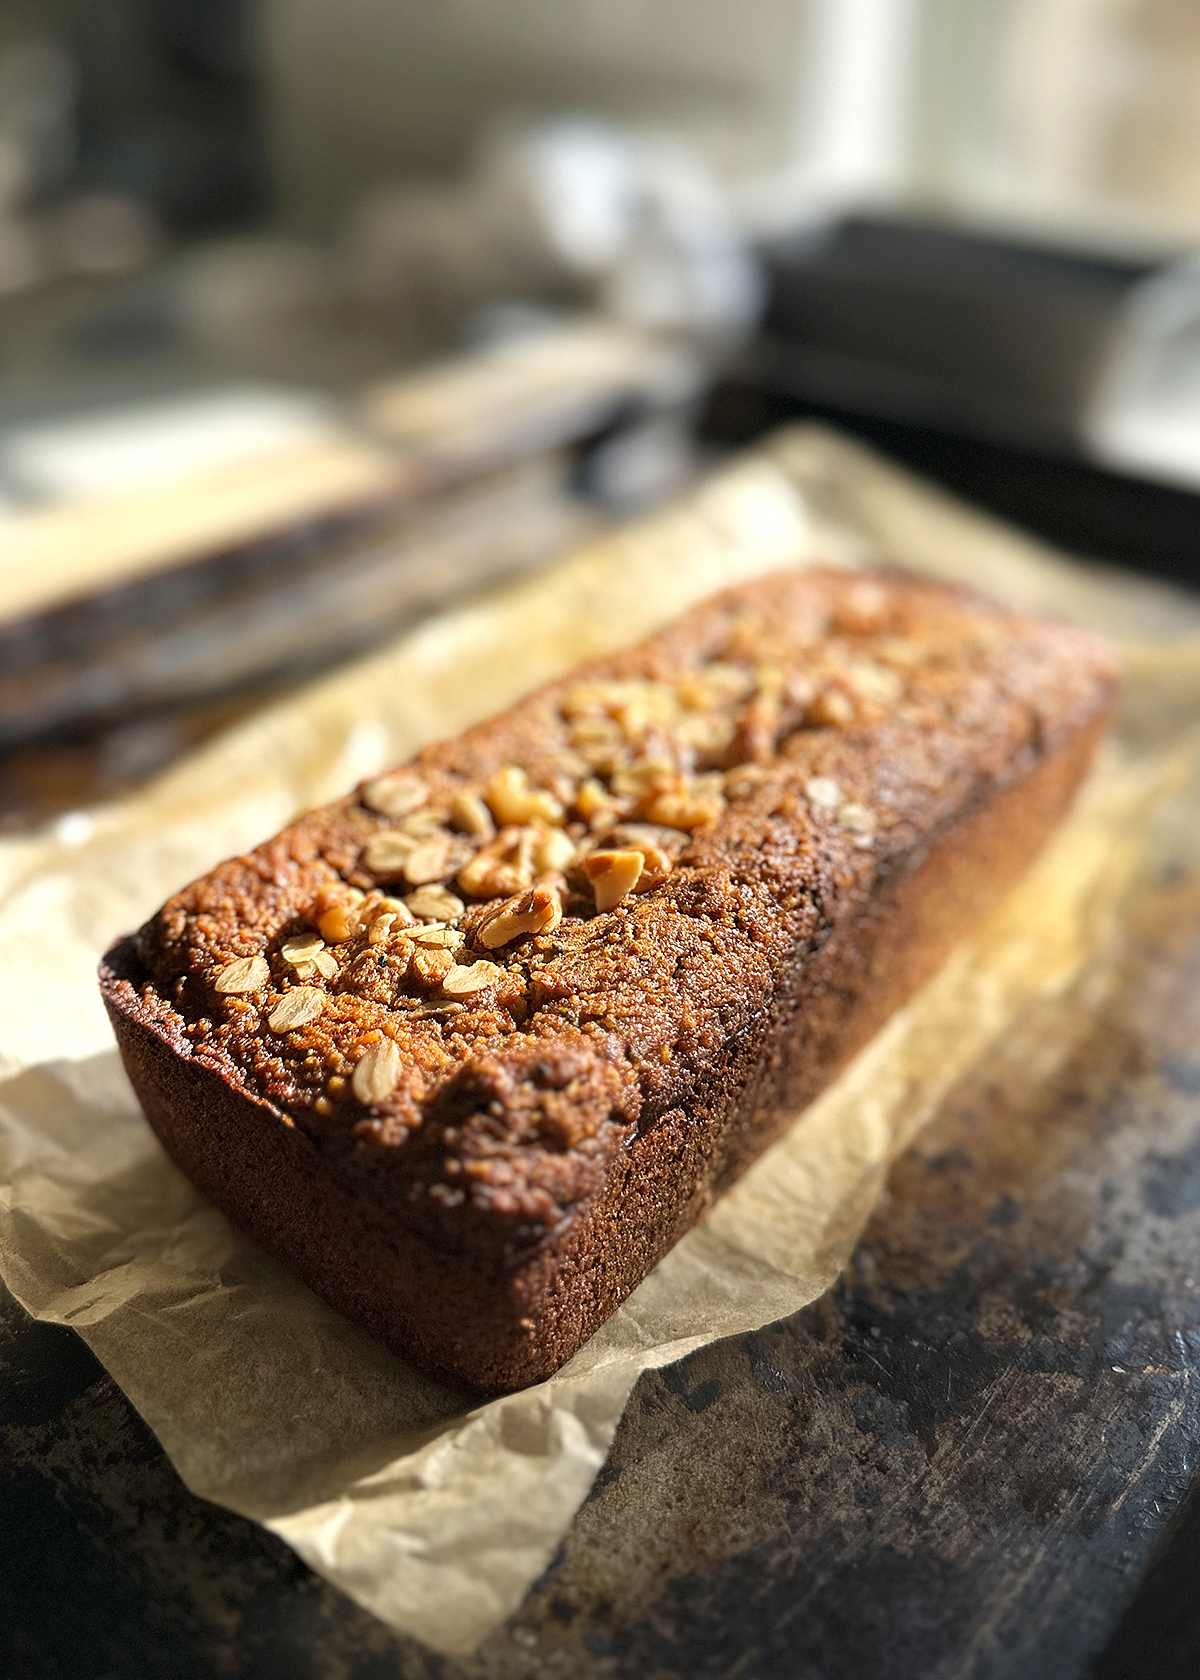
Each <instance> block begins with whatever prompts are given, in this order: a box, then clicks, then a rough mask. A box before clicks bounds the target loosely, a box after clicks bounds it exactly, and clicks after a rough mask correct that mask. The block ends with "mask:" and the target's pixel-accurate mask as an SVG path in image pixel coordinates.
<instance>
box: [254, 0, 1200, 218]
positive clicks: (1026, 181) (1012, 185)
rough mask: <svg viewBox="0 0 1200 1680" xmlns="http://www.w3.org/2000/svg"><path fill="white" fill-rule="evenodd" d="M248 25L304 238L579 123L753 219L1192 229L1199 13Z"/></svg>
mask: <svg viewBox="0 0 1200 1680" xmlns="http://www.w3.org/2000/svg"><path fill="white" fill-rule="evenodd" d="M263 28H264V32H265V48H266V51H265V59H266V63H267V67H268V85H269V98H270V102H271V112H272V127H273V136H274V146H275V153H276V162H277V179H278V180H279V182H280V183H281V185H282V187H283V189H284V194H285V211H286V213H287V214H288V215H289V216H290V217H291V219H292V220H293V221H294V222H296V223H298V224H299V225H302V226H303V225H307V226H309V227H314V228H315V227H320V226H322V225H323V224H326V225H327V224H328V222H329V221H330V219H331V218H334V217H336V216H337V215H338V214H339V213H340V212H341V211H342V210H343V209H344V208H345V207H346V206H347V204H348V203H350V202H351V201H352V200H353V199H354V198H355V197H356V196H358V194H359V192H360V190H363V189H368V188H370V187H371V186H373V185H375V184H377V183H379V182H381V181H385V180H394V179H403V178H409V179H411V178H413V177H417V176H430V175H435V176H436V175H450V174H453V173H454V172H456V170H457V169H458V168H459V167H460V166H461V165H462V163H463V161H464V160H465V158H466V156H467V155H468V153H469V152H470V150H471V148H472V146H473V144H474V143H475V141H476V140H477V139H478V137H479V136H480V134H481V132H483V131H484V130H486V129H487V127H488V126H489V124H490V123H492V122H494V121H495V119H496V118H497V117H499V116H502V115H511V114H517V115H520V114H545V113H547V112H554V113H561V112H563V111H568V110H576V111H585V112H592V113H595V114H597V115H600V116H605V117H610V118H616V119H618V120H622V119H624V120H629V121H632V122H634V123H636V124H638V125H642V126H646V125H649V126H655V127H660V128H664V129H668V130H670V131H672V132H674V133H675V134H677V135H679V136H681V137H682V138H684V139H687V140H690V141H692V142H694V143H695V144H696V145H697V147H698V148H699V150H700V152H701V154H702V156H703V157H704V159H705V160H706V161H707V162H708V164H709V165H710V166H711V167H713V168H714V169H715V171H716V172H717V174H718V176H719V178H720V179H721V180H722V181H723V182H725V184H726V185H727V186H730V187H731V188H732V189H733V191H734V197H735V202H736V203H737V204H738V205H739V207H740V208H741V209H742V210H743V212H744V214H745V215H746V216H747V218H748V219H749V221H750V222H751V223H753V224H757V225H759V226H764V227H769V226H770V225H771V224H772V223H773V222H774V223H783V222H786V221H787V220H788V218H789V217H793V216H794V215H795V214H796V213H797V211H798V210H799V209H802V208H803V207H805V206H810V207H818V208H819V207H820V206H821V204H822V203H828V202H830V201H833V202H837V201H838V200H852V201H853V200H859V201H861V200H863V199H867V200H875V201H878V200H879V199H881V198H885V199H886V198H889V197H900V198H904V197H909V198H914V199H917V200H920V201H924V202H925V203H927V204H933V205H940V206H948V207H951V208H954V209H958V210H965V211H967V212H974V213H982V214H984V215H986V216H996V215H1001V216H1004V215H1013V216H1016V217H1018V218H1023V219H1025V220H1027V221H1035V222H1036V221H1039V220H1040V221H1043V222H1047V221H1048V222H1051V223H1056V224H1058V225H1060V226H1065V225H1073V226H1075V227H1084V226H1087V225H1089V224H1090V225H1092V226H1095V227H1098V228H1101V229H1106V228H1107V229H1112V228H1114V227H1120V226H1127V227H1133V228H1137V227H1143V228H1145V229H1146V230H1148V231H1154V230H1158V231H1167V232H1174V233H1176V234H1182V235H1183V236H1184V237H1187V238H1194V237H1200V0H264V23H263Z"/></svg>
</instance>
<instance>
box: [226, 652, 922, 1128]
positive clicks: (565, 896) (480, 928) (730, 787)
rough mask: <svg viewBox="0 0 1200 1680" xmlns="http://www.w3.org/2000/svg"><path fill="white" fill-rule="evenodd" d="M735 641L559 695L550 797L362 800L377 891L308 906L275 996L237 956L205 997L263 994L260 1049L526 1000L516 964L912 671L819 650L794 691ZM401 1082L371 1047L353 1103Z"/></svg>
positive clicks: (392, 1056)
mask: <svg viewBox="0 0 1200 1680" xmlns="http://www.w3.org/2000/svg"><path fill="white" fill-rule="evenodd" d="M743 639H744V640H746V641H747V646H748V647H751V648H754V649H756V650H757V651H758V652H759V653H761V651H762V648H763V647H764V646H765V645H767V641H766V638H764V637H763V636H762V635H761V634H760V635H758V637H757V640H756V638H755V635H754V634H751V633H749V632H748V633H747V636H746V637H744V638H743ZM736 642H737V637H736V635H735V636H734V638H732V640H731V644H730V646H731V649H732V650H733V652H734V657H731V658H727V659H723V660H712V661H710V662H708V663H707V664H704V665H701V666H698V667H697V668H695V669H691V670H688V671H686V672H684V673H683V674H681V675H679V676H678V677H676V678H675V679H674V680H672V681H658V680H653V679H650V678H622V679H616V680H611V681H587V682H577V683H575V684H573V685H572V686H571V687H569V688H568V689H567V690H566V691H565V693H564V694H563V696H562V698H561V701H560V703H559V709H558V724H559V727H560V730H561V750H559V752H558V753H557V755H556V756H555V757H554V758H553V759H552V760H551V762H552V764H553V765H554V771H553V774H551V775H550V776H549V777H548V780H549V781H550V782H551V783H552V786H535V785H533V784H532V783H531V781H530V777H529V774H528V771H527V770H526V769H524V768H522V767H521V766H520V765H517V764H511V763H508V764H502V765H501V766H500V767H499V768H498V769H497V770H495V771H494V772H493V773H492V774H491V775H490V776H489V777H488V778H487V779H486V781H484V782H482V783H481V784H480V785H477V786H474V787H462V788H459V789H457V790H455V791H454V792H453V793H452V794H450V795H448V796H447V795H443V796H442V800H443V801H444V802H441V801H439V800H438V798H437V797H435V795H434V793H433V791H432V790H431V788H430V786H429V785H428V783H427V781H426V780H425V778H424V777H423V776H422V774H421V773H420V772H419V771H418V770H416V769H415V768H412V767H405V768H402V769H399V770H393V771H390V772H389V773H388V774H386V775H383V776H379V777H377V778H376V779H375V780H373V781H370V782H368V783H367V784H366V785H365V786H364V787H363V788H362V790H361V792H360V796H359V797H360V800H361V803H362V805H363V806H364V807H365V808H366V810H368V811H370V812H372V813H373V814H374V815H375V816H377V817H379V818H381V819H384V821H385V824H386V826H381V827H379V828H378V829H377V830H376V831H375V832H373V833H371V834H370V835H369V836H368V837H367V839H366V841H365V843H364V844H363V846H362V850H361V853H360V860H359V867H360V870H361V871H362V872H363V873H362V874H360V875H359V876H358V878H359V879H360V880H362V879H363V878H364V875H365V876H366V877H368V878H369V877H374V879H375V880H376V881H377V882H378V883H379V884H378V885H376V886H375V887H374V888H373V889H372V890H369V891H366V890H361V889H360V888H357V887H354V886H352V885H349V884H347V883H345V882H344V881H334V882H333V883H332V884H331V885H330V886H329V887H327V888H326V889H325V890H324V891H323V892H322V893H320V894H319V895H318V897H317V898H316V900H315V901H314V903H313V904H312V906H311V908H310V911H309V916H308V920H309V923H310V926H309V927H308V928H307V929H301V930H298V931H292V932H290V933H289V934H288V936H287V937H286V938H285V939H284V940H283V941H282V943H281V945H280V947H279V952H278V956H279V959H280V962H281V964H282V968H283V972H282V974H280V973H279V970H278V969H276V974H277V975H278V978H277V979H275V980H273V977H272V967H271V964H270V963H269V962H268V960H267V958H266V957H265V956H261V955H260V956H253V957H241V958H238V959H237V960H235V961H233V962H231V963H229V964H227V965H226V966H225V967H224V968H223V969H222V970H221V971H220V972H219V973H218V975H217V976H216V979H215V981H214V985H215V989H216V990H217V992H219V993H221V994H223V995H225V996H228V997H230V998H231V1000H235V1001H236V1000H237V999H238V998H240V997H243V996H247V995H251V994H261V993H267V992H270V991H271V988H272V986H273V985H274V986H275V987H276V991H275V992H274V993H273V994H272V1001H271V1003H270V1004H269V1014H268V1016H267V1026H268V1028H269V1030H270V1031H271V1032H272V1033H273V1034H276V1035H284V1034H287V1033H293V1032H298V1031H302V1030H303V1029H304V1028H306V1027H308V1026H309V1025H311V1024H312V1023H313V1022H315V1021H317V1020H318V1019H319V1018H320V1017H321V1016H322V1015H323V1014H324V1012H325V1010H326V1008H327V1006H328V1005H329V1003H330V1001H331V998H334V997H336V996H337V995H338V994H339V993H340V992H350V993H352V994H354V995H355V996H358V997H361V998H365V999H369V1000H374V1001H376V1002H378V1003H381V1004H384V1005H386V1006H387V1007H388V1008H390V1009H398V1008H400V1009H402V1010H403V1012H404V1016H405V1018H406V1019H414V1018H415V1019H424V1018H428V1017H431V1016H435V1017H436V1016H447V1015H453V1014H455V1013H461V1012H462V1011H463V1010H464V1009H465V1008H471V1007H478V1006H480V1005H483V1006H484V1007H485V1008H486V1007H488V1006H489V1004H490V1003H492V1002H494V1001H495V1000H496V999H497V998H498V997H499V996H501V995H502V994H503V992H504V988H505V987H507V988H508V992H509V995H510V996H511V992H512V987H513V986H514V985H517V986H519V987H521V988H523V986H524V983H525V976H524V973H523V972H522V970H521V968H520V965H521V964H522V963H523V962H525V961H526V959H527V953H530V952H533V951H534V950H535V949H536V946H535V942H536V941H537V940H538V939H540V938H542V937H543V936H546V935H550V934H552V933H553V932H554V930H555V928H557V927H558V925H559V923H560V922H561V921H562V919H563V916H564V913H570V914H572V915H586V914H587V913H588V908H589V906H593V907H594V909H595V911H596V912H597V913H603V912H605V911H609V910H612V909H614V908H615V907H616V906H618V905H620V904H621V903H622V902H624V901H625V900H626V899H627V898H629V897H630V895H633V894H642V893H646V892H650V891H652V890H653V889H654V888H656V887H659V886H661V885H662V884H663V882H665V881H666V880H667V879H668V877H669V876H670V875H671V872H672V870H673V869H674V867H675V862H676V859H677V857H678V855H679V852H680V850H681V848H682V847H684V846H685V845H686V844H687V840H688V837H689V836H690V835H692V834H695V833H697V832H702V831H704V830H707V829H711V828H712V826H713V825H714V824H715V823H716V822H717V821H718V820H719V818H720V817H721V815H722V812H723V811H724V810H725V809H726V806H727V805H728V803H729V802H730V801H738V800H743V799H746V798H748V797H750V796H751V795H752V794H753V793H754V792H755V790H756V789H757V788H759V787H761V786H762V785H763V783H764V782H765V781H766V780H767V779H768V778H769V776H770V775H771V767H772V765H773V764H774V763H775V761H776V759H777V756H778V753H779V748H780V745H781V743H782V741H783V740H784V739H785V738H786V737H787V736H788V735H790V734H791V733H793V732H794V731H796V730H800V729H814V728H835V729H844V728H846V727H848V726H849V725H851V724H853V723H855V722H858V721H861V722H872V721H876V720H877V719H878V718H879V717H881V716H883V715H886V713H887V712H888V711H889V710H892V709H894V708H895V707H896V705H897V702H898V701H899V699H900V697H901V695H902V693H903V689H904V677H903V675H902V674H901V672H902V671H903V670H905V669H906V668H908V667H909V666H911V664H912V660H911V659H910V658H909V657H908V652H907V651H906V650H908V644H907V643H904V642H903V641H901V640H899V639H897V638H890V640H889V641H885V639H884V638H877V639H876V646H877V648H878V649H879V651H880V655H881V657H880V658H878V659H871V658H863V657H861V656H854V657H851V656H849V654H847V657H845V658H844V659H842V660H841V661H840V663H836V664H834V663H831V662H830V657H829V653H828V649H829V645H830V644H828V643H826V644H824V658H825V661H826V662H825V664H823V665H821V666H817V665H814V666H812V668H809V669H805V670H803V671H801V672H797V671H795V670H787V669H784V668H783V667H782V666H781V665H778V664H772V663H769V662H766V661H763V660H762V659H761V658H760V659H758V660H757V662H755V660H754V658H753V655H751V656H750V657H748V658H743V657H741V654H742V653H743V652H744V651H745V650H743V649H741V648H740V647H737V646H735V644H736ZM890 643H896V644H897V645H896V646H895V647H892V646H891V645H890ZM898 668H899V669H898ZM803 793H804V797H805V799H806V801H807V804H808V807H809V809H810V811H811V813H812V815H813V818H814V820H815V821H817V822H818V823H819V824H820V825H821V826H823V827H826V828H829V829H833V830H840V831H842V832H843V833H844V834H845V835H846V836H847V837H848V839H849V841H850V844H851V845H852V846H853V847H856V848H859V849H864V850H865V849H867V848H869V847H871V846H872V844H873V843H874V838H875V832H876V818H875V816H874V814H873V813H872V812H871V811H870V810H869V809H868V808H867V807H866V806H864V805H862V804H860V803H858V802H856V801H854V800H852V799H850V798H849V797H848V796H847V795H846V794H845V793H844V792H843V790H842V789H841V787H839V785H838V784H837V782H836V781H834V780H833V779H831V778H830V777H829V776H825V775H814V776H811V777H809V779H808V780H807V782H805V783H804V784H803ZM506 958H507V961H506V960H505V959H506ZM514 964H515V965H516V966H514ZM327 988H328V989H327ZM233 1006H234V1004H233V1003H231V1005H230V1007H233ZM243 1007H244V1006H243ZM374 1037H375V1035H368V1038H369V1039H374ZM301 1042H304V1041H303V1040H302V1041H301ZM401 1064H402V1058H401V1054H400V1051H399V1049H398V1048H397V1046H396V1044H395V1042H394V1041H393V1040H392V1039H391V1038H390V1037H388V1036H386V1035H380V1036H379V1037H378V1041H372V1042H368V1043H366V1045H365V1047H364V1045H362V1044H360V1045H359V1056H358V1060H357V1063H356V1065H355V1069H354V1073H353V1078H352V1081H351V1086H352V1090H353V1094H354V1095H355V1097H356V1098H357V1099H358V1101H359V1102H361V1103H363V1104H366V1105H368V1106H370V1105H373V1104H378V1103H380V1102H382V1101H383V1100H384V1099H385V1098H386V1097H388V1096H389V1095H390V1094H391V1093H392V1092H393V1091H394V1090H395V1089H396V1087H397V1084H398V1082H399V1080H400V1078H401V1071H402V1065H401ZM343 1084H344V1081H342V1080H341V1079H340V1078H339V1079H338V1080H337V1085H338V1088H339V1089H340V1088H341V1086H342V1085H343ZM330 1089H331V1090H332V1089H333V1086H332V1085H331V1086H330ZM323 1100H325V1099H323ZM327 1107H328V1105H327V1106H326V1109H325V1110H323V1112H326V1111H327Z"/></svg>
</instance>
